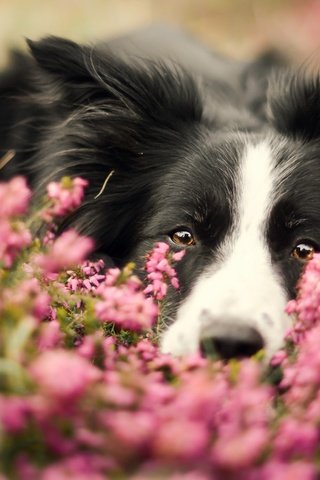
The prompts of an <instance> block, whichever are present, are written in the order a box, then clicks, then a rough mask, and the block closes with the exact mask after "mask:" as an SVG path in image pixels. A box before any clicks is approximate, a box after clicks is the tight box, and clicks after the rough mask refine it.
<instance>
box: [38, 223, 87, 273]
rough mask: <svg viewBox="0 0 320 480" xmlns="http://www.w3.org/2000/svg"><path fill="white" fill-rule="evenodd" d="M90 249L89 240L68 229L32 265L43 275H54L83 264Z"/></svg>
mask: <svg viewBox="0 0 320 480" xmlns="http://www.w3.org/2000/svg"><path fill="white" fill-rule="evenodd" d="M92 249H93V241H92V240H91V238H88V237H82V236H80V235H79V234H78V233H77V232H76V231H75V230H73V229H70V230H67V231H66V232H64V233H62V234H61V236H60V237H58V238H57V239H56V240H55V241H54V242H53V243H52V245H50V246H49V248H48V252H47V253H46V254H39V255H37V256H35V258H34V263H35V264H36V265H38V266H39V267H41V268H42V270H43V271H44V272H45V273H55V272H58V271H60V270H63V269H65V268H70V267H72V266H74V265H77V264H79V263H81V262H83V261H84V260H85V258H86V256H87V255H88V254H89V253H90V251H91V250H92Z"/></svg>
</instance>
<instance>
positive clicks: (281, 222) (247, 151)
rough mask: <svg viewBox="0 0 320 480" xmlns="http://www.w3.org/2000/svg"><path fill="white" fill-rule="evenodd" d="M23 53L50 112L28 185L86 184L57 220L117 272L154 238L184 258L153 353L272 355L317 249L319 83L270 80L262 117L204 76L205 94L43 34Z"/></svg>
mask: <svg viewBox="0 0 320 480" xmlns="http://www.w3.org/2000/svg"><path fill="white" fill-rule="evenodd" d="M31 49H32V52H33V55H34V57H35V58H36V60H37V62H38V64H39V66H40V67H39V72H41V73H40V74H39V77H40V83H41V85H42V87H41V88H40V91H41V93H40V96H39V97H38V101H39V99H40V101H41V102H42V103H43V105H44V106H46V107H44V108H47V109H48V112H49V113H50V115H51V116H52V125H51V126H50V127H48V128H47V129H46V132H45V133H44V141H43V147H42V148H41V149H40V151H39V153H38V154H37V159H36V162H37V167H36V170H37V171H38V172H40V173H38V178H37V180H36V183H37V182H38V184H44V183H45V182H47V181H48V180H49V179H51V178H58V177H61V176H62V175H66V174H71V175H81V176H84V177H85V178H88V179H89V181H90V189H89V193H88V196H87V199H86V201H85V203H84V205H83V206H82V207H81V208H80V209H79V210H78V211H77V212H76V214H75V215H74V216H72V217H71V218H70V219H69V220H68V223H69V224H70V223H72V224H75V225H76V226H77V227H78V229H79V230H80V231H81V232H82V233H85V234H89V235H92V236H93V237H94V238H95V239H96V242H97V248H98V249H99V250H100V251H102V252H105V253H107V254H108V255H110V256H111V257H112V258H113V259H114V261H115V262H117V263H119V264H122V263H123V262H125V261H126V260H128V259H132V258H133V259H136V260H137V261H138V262H139V259H140V258H142V257H143V255H144V254H145V252H146V251H147V250H149V249H150V248H152V246H153V244H154V243H156V242H157V241H166V242H168V243H169V244H170V245H171V248H172V249H173V250H180V249H186V250H187V253H186V255H185V257H184V258H183V260H182V261H181V262H180V263H179V265H178V267H177V269H178V276H179V279H180V284H181V289H180V291H179V292H171V293H170V295H169V297H168V300H167V305H166V317H167V323H168V325H167V327H166V329H165V331H164V333H163V337H162V349H163V351H166V352H171V353H174V354H186V353H192V352H194V351H196V350H197V349H198V348H199V346H200V344H201V342H203V341H204V340H205V341H209V342H211V343H212V344H213V346H214V347H215V348H216V350H218V351H219V352H220V353H221V355H222V356H224V357H229V356H243V355H250V354H251V353H254V352H255V351H257V350H259V349H260V348H262V347H265V348H266V351H267V353H268V354H269V355H271V354H272V353H273V352H274V351H275V350H276V349H277V348H278V347H279V346H280V345H281V343H282V341H283V336H284V333H285V331H286V329H287V328H288V327H289V325H290V320H289V318H288V317H287V316H286V315H285V313H284V307H285V304H286V302H287V300H288V299H289V298H292V297H294V295H295V285H296V282H297V279H298V277H299V274H300V273H301V270H302V268H303V265H304V263H305V262H306V261H307V260H308V259H310V258H311V257H312V254H313V252H314V251H317V250H318V249H319V245H320V164H319V158H318V157H319V154H320V117H319V111H320V87H319V80H318V78H315V77H313V76H311V77H310V76H307V75H305V74H304V73H303V72H298V73H296V74H292V73H286V72H285V73H282V74H281V75H279V76H278V77H276V78H274V80H273V82H271V85H270V88H269V96H268V100H267V101H266V109H267V110H268V115H266V117H265V118H264V119H263V121H261V118H260V119H259V120H257V119H256V118H255V115H254V112H252V111H250V106H248V107H247V106H246V104H245V92H243V91H241V89H240V90H238V91H234V92H229V91H228V92H223V86H221V82H220V83H219V85H217V86H216V87H217V90H215V83H214V81H212V82H211V84H210V87H208V85H207V87H206V89H205V88H204V87H203V85H202V84H201V82H200V81H198V80H196V79H193V78H192V77H191V76H190V75H188V74H187V73H186V72H184V71H183V70H182V69H180V68H179V67H177V66H175V65H173V64H172V63H168V64H161V63H159V62H157V63H152V62H150V61H149V62H146V61H143V60H139V59H136V60H134V61H132V60H128V59H119V58H115V57H114V56H112V54H110V52H108V51H106V50H105V49H103V48H98V49H90V48H87V47H80V46H78V45H76V44H75V43H72V42H68V41H64V40H59V39H54V38H50V39H47V40H44V41H42V42H40V43H31ZM239 88H240V86H239ZM217 92H218V93H217ZM33 161H34V159H33ZM110 172H114V173H113V175H112V177H111V178H110V180H109V182H108V184H107V186H106V188H105V189H104V191H103V193H102V194H101V195H100V196H98V197H97V193H98V192H99V190H100V188H101V185H102V184H103V181H104V179H105V178H106V177H107V176H108V175H109V174H110ZM96 197H97V198H96Z"/></svg>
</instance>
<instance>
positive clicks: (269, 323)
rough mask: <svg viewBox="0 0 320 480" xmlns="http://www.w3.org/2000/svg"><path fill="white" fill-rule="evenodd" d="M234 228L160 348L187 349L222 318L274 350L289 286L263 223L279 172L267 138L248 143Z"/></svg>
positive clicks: (283, 327) (279, 341) (208, 334)
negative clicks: (244, 328) (275, 260)
mask: <svg viewBox="0 0 320 480" xmlns="http://www.w3.org/2000/svg"><path fill="white" fill-rule="evenodd" d="M238 182H239V198H238V207H237V206H236V208H235V211H236V212H237V213H236V215H237V216H238V219H237V221H236V222H235V223H236V228H235V230H234V232H233V233H232V232H231V233H230V234H229V236H227V238H226V239H225V241H224V242H223V244H222V245H221V246H220V247H219V258H220V260H219V262H218V263H216V262H215V263H214V264H212V265H210V266H208V268H207V269H206V270H205V272H204V273H203V274H202V275H201V276H200V277H199V279H198V280H197V282H196V283H195V285H194V287H193V289H192V291H191V293H190V294H189V296H188V297H187V298H186V299H185V301H184V302H183V303H182V305H181V307H180V308H179V310H178V315H177V319H176V321H175V323H173V324H172V325H171V326H170V327H169V328H168V330H167V331H166V332H164V335H163V338H162V351H164V352H170V353H172V354H174V355H184V354H188V353H193V352H195V351H197V350H198V347H199V343H200V340H201V339H203V338H208V337H211V336H213V335H214V333H217V329H218V328H219V325H220V326H221V324H223V325H224V326H225V325H228V326H229V325H230V331H231V330H232V329H236V327H237V325H238V326H241V325H246V326H249V327H253V328H255V329H257V330H258V331H259V333H260V334H261V335H262V337H263V339H264V342H265V345H266V351H267V353H268V355H269V356H270V355H271V354H272V353H273V352H274V351H275V350H277V349H278V348H279V347H280V346H281V344H282V342H283V336H284V333H285V331H286V329H287V328H288V327H289V325H290V320H289V317H287V316H286V315H285V314H284V307H285V304H286V294H285V289H284V287H283V286H282V284H281V278H280V275H278V274H277V273H276V272H275V271H274V268H273V267H272V265H271V257H270V252H269V249H268V246H267V243H266V239H265V234H264V232H265V228H266V224H267V221H268V216H269V213H270V211H271V207H272V205H271V202H272V198H273V190H274V184H275V178H274V176H273V168H272V156H271V150H270V147H269V146H268V144H267V143H264V142H263V143H260V144H258V145H248V146H247V148H246V150H245V153H244V157H243V160H242V164H241V172H240V178H239V179H238Z"/></svg>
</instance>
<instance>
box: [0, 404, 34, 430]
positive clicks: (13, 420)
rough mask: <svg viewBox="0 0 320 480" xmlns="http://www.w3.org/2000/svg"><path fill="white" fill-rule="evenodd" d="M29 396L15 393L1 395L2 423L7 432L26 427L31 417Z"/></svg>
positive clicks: (0, 421)
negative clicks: (24, 396)
mask: <svg viewBox="0 0 320 480" xmlns="http://www.w3.org/2000/svg"><path fill="white" fill-rule="evenodd" d="M29 411H30V407H29V403H28V398H23V397H19V396H15V395H0V425H2V426H3V427H4V429H5V430H6V431H7V432H10V433H15V432H19V431H21V430H22V429H24V428H25V427H26V425H27V421H28V418H29Z"/></svg>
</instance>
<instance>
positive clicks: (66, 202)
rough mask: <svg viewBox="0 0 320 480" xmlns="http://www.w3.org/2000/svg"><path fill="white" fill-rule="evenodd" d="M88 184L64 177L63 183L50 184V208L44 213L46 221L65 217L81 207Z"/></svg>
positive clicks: (48, 187)
mask: <svg viewBox="0 0 320 480" xmlns="http://www.w3.org/2000/svg"><path fill="white" fill-rule="evenodd" d="M87 185H88V182H87V180H84V179H83V178H80V177H76V178H74V179H73V180H72V179H71V178H69V177H64V178H63V179H62V180H61V182H50V183H49V184H48V186H47V196H48V199H49V201H50V202H49V207H47V208H46V209H45V210H44V211H43V212H42V217H43V219H44V220H46V221H48V222H50V221H51V220H52V219H53V218H55V217H63V216H65V215H67V214H68V213H70V212H72V211H73V210H74V209H76V208H77V207H79V205H80V204H81V202H82V200H83V197H84V188H85V187H87Z"/></svg>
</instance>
